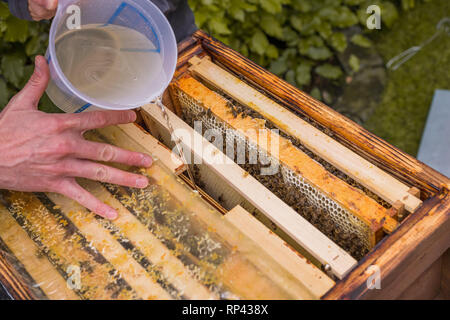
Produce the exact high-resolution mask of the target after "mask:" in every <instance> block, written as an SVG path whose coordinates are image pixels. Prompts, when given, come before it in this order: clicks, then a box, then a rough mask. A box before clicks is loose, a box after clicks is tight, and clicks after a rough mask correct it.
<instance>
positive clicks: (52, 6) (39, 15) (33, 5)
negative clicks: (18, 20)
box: [28, 0, 58, 21]
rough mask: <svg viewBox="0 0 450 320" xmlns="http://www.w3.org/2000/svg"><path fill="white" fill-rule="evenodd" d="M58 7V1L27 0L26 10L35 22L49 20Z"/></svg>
mask: <svg viewBox="0 0 450 320" xmlns="http://www.w3.org/2000/svg"><path fill="white" fill-rule="evenodd" d="M57 7H58V0H28V10H29V11H30V15H31V18H33V20H35V21H39V20H43V19H51V18H53V16H54V15H55V12H56V8H57Z"/></svg>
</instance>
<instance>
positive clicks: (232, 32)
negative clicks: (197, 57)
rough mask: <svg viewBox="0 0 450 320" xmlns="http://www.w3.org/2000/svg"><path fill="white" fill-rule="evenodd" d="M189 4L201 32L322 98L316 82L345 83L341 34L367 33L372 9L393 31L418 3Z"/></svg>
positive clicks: (226, 0) (210, 0)
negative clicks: (359, 29)
mask: <svg viewBox="0 0 450 320" xmlns="http://www.w3.org/2000/svg"><path fill="white" fill-rule="evenodd" d="M417 1H418V0H416V2H417ZM424 1H426V0H424ZM189 4H190V6H191V7H192V9H193V10H194V13H195V18H196V22H197V25H198V26H199V27H200V28H202V29H204V30H206V31H207V32H208V33H210V34H211V35H213V36H215V37H216V38H217V39H219V40H221V41H223V42H224V43H225V44H227V45H229V46H231V47H232V48H233V49H235V50H237V51H239V52H241V53H242V54H243V55H245V56H247V57H249V58H250V59H251V60H253V61H255V62H256V63H258V64H260V65H261V66H263V67H266V68H268V69H269V70H270V71H272V72H273V73H275V74H277V75H278V76H280V77H283V78H284V79H286V80H287V81H288V82H290V83H291V84H293V85H295V86H297V87H299V88H301V89H303V90H306V91H308V92H310V93H311V94H312V95H313V96H318V89H317V88H315V87H314V84H315V83H317V81H314V80H317V78H319V79H320V78H326V79H328V80H330V81H338V80H340V79H342V78H343V75H344V71H343V70H342V68H341V66H340V65H339V63H338V61H337V59H336V53H338V52H342V51H344V50H345V49H346V47H347V45H348V43H347V41H348V40H347V39H346V37H345V35H344V34H343V33H342V30H343V29H345V28H349V27H352V26H354V25H358V24H361V25H362V26H364V27H363V28H362V29H363V30H367V28H366V27H365V25H366V21H367V18H368V16H369V15H368V14H367V13H366V10H367V7H368V6H370V5H374V4H375V5H378V6H379V7H380V8H381V16H382V23H383V25H384V27H388V28H389V27H390V26H392V24H393V23H394V21H395V20H397V18H398V17H399V11H400V10H401V9H402V8H403V9H404V10H407V9H410V8H413V7H414V5H415V1H414V0H189ZM366 32H368V31H366ZM350 41H352V42H353V43H355V44H357V45H359V46H362V47H370V46H371V45H372V43H371V41H370V40H369V39H368V38H367V37H366V36H365V35H363V34H359V35H356V36H354V37H353V38H351V39H350ZM349 63H350V66H352V68H353V70H354V71H357V70H358V68H359V61H358V58H357V57H356V56H351V58H350V61H349Z"/></svg>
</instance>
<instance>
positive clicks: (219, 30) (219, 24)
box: [208, 19, 231, 35]
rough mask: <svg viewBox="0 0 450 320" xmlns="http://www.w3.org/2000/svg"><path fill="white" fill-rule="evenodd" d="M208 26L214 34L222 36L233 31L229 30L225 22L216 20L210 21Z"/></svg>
mask: <svg viewBox="0 0 450 320" xmlns="http://www.w3.org/2000/svg"><path fill="white" fill-rule="evenodd" d="M208 25H209V27H210V28H211V31H212V32H213V33H214V34H222V35H228V34H231V30H230V29H228V26H227V23H226V21H224V20H216V19H214V20H210V21H209V22H208Z"/></svg>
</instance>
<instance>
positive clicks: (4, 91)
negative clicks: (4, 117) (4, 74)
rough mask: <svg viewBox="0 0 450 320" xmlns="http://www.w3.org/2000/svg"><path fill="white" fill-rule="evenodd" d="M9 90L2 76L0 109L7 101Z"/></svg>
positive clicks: (0, 82)
mask: <svg viewBox="0 0 450 320" xmlns="http://www.w3.org/2000/svg"><path fill="white" fill-rule="evenodd" d="M9 96H10V91H9V89H8V85H7V83H6V81H5V80H3V78H0V110H2V109H3V108H4V107H5V106H6V105H7V104H8V101H9Z"/></svg>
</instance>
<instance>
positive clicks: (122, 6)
mask: <svg viewBox="0 0 450 320" xmlns="http://www.w3.org/2000/svg"><path fill="white" fill-rule="evenodd" d="M125 8H129V9H131V10H133V11H134V12H135V13H137V14H138V15H139V16H140V17H141V18H142V19H143V20H144V22H145V23H146V24H147V25H148V26H149V27H150V30H151V31H152V35H153V37H154V40H155V41H152V39H149V40H150V41H152V43H153V44H154V45H155V47H156V49H143V48H142V49H140V48H122V49H120V50H121V51H128V52H157V53H160V52H161V45H160V43H159V38H158V35H157V34H156V32H155V29H154V28H153V26H152V24H151V23H150V21H149V20H148V19H147V18H146V17H145V16H144V15H143V14H142V12H140V11H139V10H138V9H136V8H135V7H133V6H132V5H130V4H128V3H126V2H122V3H121V4H120V5H119V7H118V8H117V9H116V11H115V12H114V14H113V15H112V16H111V18H109V20H108V21H107V22H106V23H105V24H104V25H103V26H104V27H106V26H107V25H110V24H113V23H114V21H116V19H117V18H118V17H119V15H120V14H121V13H122V12H123V11H124V10H125ZM155 42H156V43H155Z"/></svg>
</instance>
